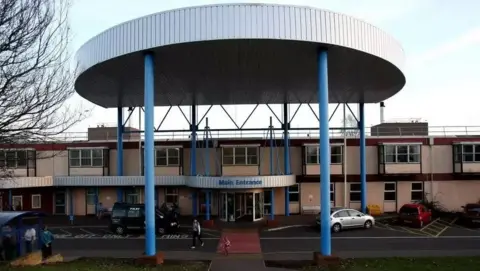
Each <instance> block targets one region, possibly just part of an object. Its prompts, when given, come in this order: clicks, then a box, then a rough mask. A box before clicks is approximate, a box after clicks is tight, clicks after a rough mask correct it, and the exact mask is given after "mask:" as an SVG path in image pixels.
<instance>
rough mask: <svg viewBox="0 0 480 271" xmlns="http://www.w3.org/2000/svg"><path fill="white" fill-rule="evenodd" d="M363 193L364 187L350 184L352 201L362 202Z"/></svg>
mask: <svg viewBox="0 0 480 271" xmlns="http://www.w3.org/2000/svg"><path fill="white" fill-rule="evenodd" d="M361 191H362V186H361V185H360V183H351V184H350V201H352V202H355V201H361V197H362V196H361V194H362V193H361Z"/></svg>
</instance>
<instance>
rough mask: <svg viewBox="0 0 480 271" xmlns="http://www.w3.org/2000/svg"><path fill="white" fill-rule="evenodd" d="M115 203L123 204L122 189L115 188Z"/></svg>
mask: <svg viewBox="0 0 480 271" xmlns="http://www.w3.org/2000/svg"><path fill="white" fill-rule="evenodd" d="M117 202H123V188H122V187H117Z"/></svg>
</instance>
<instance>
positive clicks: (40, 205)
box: [31, 194, 42, 209]
mask: <svg viewBox="0 0 480 271" xmlns="http://www.w3.org/2000/svg"><path fill="white" fill-rule="evenodd" d="M35 197H38V206H34V205H33V203H34V201H33V198H35ZM31 204H32V209H41V208H42V195H41V194H32V202H31Z"/></svg>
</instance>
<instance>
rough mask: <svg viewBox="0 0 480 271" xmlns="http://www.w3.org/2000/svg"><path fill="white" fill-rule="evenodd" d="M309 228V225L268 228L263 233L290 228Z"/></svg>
mask: <svg viewBox="0 0 480 271" xmlns="http://www.w3.org/2000/svg"><path fill="white" fill-rule="evenodd" d="M310 226H311V225H290V226H283V227H276V228H269V229H266V230H265V231H281V230H286V229H291V228H303V227H310Z"/></svg>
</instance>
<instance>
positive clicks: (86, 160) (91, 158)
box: [69, 149, 103, 167]
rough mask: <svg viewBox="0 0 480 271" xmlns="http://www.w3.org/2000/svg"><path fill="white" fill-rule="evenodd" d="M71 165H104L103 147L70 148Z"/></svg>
mask: <svg viewBox="0 0 480 271" xmlns="http://www.w3.org/2000/svg"><path fill="white" fill-rule="evenodd" d="M69 158H70V167H103V149H82V150H70V153H69Z"/></svg>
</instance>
